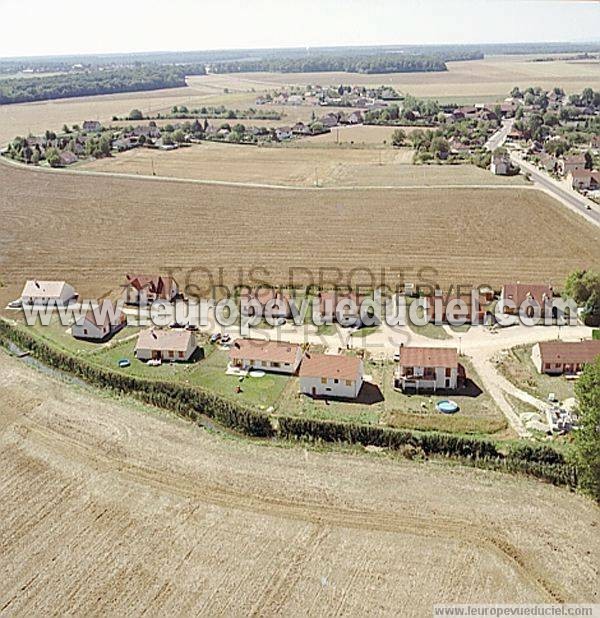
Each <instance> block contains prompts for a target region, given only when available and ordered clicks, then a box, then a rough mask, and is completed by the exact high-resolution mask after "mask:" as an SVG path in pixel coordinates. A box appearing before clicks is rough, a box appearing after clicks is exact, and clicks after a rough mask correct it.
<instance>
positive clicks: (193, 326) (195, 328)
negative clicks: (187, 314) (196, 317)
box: [185, 324, 198, 333]
mask: <svg viewBox="0 0 600 618" xmlns="http://www.w3.org/2000/svg"><path fill="white" fill-rule="evenodd" d="M185 328H186V330H189V331H192V332H194V333H195V332H196V331H197V330H198V327H197V326H196V325H195V324H188V325H187V326H186V327H185Z"/></svg>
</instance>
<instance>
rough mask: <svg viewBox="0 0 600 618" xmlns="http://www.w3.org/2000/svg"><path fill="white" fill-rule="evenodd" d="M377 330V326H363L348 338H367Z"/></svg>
mask: <svg viewBox="0 0 600 618" xmlns="http://www.w3.org/2000/svg"><path fill="white" fill-rule="evenodd" d="M378 330H379V326H364V327H363V328H359V329H358V330H355V331H354V332H353V333H351V334H350V337H356V338H358V337H362V338H364V337H368V336H369V335H372V334H373V333H376V332H377V331H378Z"/></svg>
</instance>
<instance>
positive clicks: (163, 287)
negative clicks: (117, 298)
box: [123, 275, 179, 306]
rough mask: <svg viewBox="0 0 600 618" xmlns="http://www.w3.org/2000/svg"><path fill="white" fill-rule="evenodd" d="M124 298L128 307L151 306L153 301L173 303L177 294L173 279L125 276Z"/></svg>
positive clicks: (177, 290)
mask: <svg viewBox="0 0 600 618" xmlns="http://www.w3.org/2000/svg"><path fill="white" fill-rule="evenodd" d="M125 277H126V280H127V281H126V283H125V286H124V287H125V291H124V294H123V295H124V298H125V302H126V303H127V304H128V305H139V306H143V305H151V304H152V303H153V302H154V301H155V300H166V301H173V300H175V298H176V296H177V295H178V294H179V289H178V287H177V282H176V281H175V279H173V277H163V276H162V275H125Z"/></svg>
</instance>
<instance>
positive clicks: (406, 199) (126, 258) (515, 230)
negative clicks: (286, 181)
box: [0, 165, 600, 300]
mask: <svg viewBox="0 0 600 618" xmlns="http://www.w3.org/2000/svg"><path fill="white" fill-rule="evenodd" d="M0 182H1V183H2V187H3V191H2V195H1V196H0V217H2V221H3V225H2V227H1V228H0V246H1V247H2V251H1V254H0V260H1V261H0V264H1V267H2V281H3V284H4V287H3V288H0V295H2V297H3V298H4V300H6V299H8V298H10V297H11V296H12V297H15V295H18V292H19V291H20V289H21V286H22V284H23V281H24V280H25V279H27V278H31V277H33V276H36V277H40V278H44V277H47V278H51V279H52V278H59V279H62V278H64V279H66V280H68V281H70V282H72V283H73V284H74V285H75V286H76V288H77V290H78V291H79V292H80V293H81V294H83V295H84V296H85V297H89V296H87V295H92V296H91V297H92V298H95V297H97V295H98V294H100V293H106V292H108V291H110V290H117V289H118V287H119V285H120V284H121V282H122V277H123V273H125V272H131V271H141V272H162V271H164V270H165V269H173V272H174V274H175V275H176V276H177V277H179V279H180V280H181V281H182V285H184V286H185V284H186V273H187V272H188V271H189V270H190V269H198V270H197V271H196V272H195V274H194V275H193V276H192V277H191V279H190V282H195V283H198V284H200V285H206V282H207V279H206V277H205V274H206V271H207V270H208V271H210V272H211V273H212V275H213V277H214V278H215V279H217V278H218V276H219V273H218V269H219V268H222V269H223V271H222V279H223V281H224V282H225V283H229V284H231V283H239V282H240V277H241V278H242V282H246V283H247V279H246V277H245V274H247V273H248V272H249V270H250V269H251V268H252V267H262V268H265V269H266V273H267V274H266V275H263V274H261V276H268V278H269V280H272V281H273V282H286V281H287V280H288V276H289V270H290V269H291V268H296V269H302V268H305V269H309V271H310V272H306V271H301V270H297V271H296V273H295V276H294V278H295V280H296V281H298V283H306V282H309V280H313V279H314V278H315V277H316V276H317V275H318V269H319V268H330V269H334V270H333V271H331V270H330V271H329V273H328V274H327V278H328V279H329V280H330V279H331V278H334V277H337V275H336V271H335V269H340V270H341V271H342V272H343V273H345V274H346V275H347V273H348V272H349V271H350V270H351V269H354V268H368V269H371V270H372V271H374V272H375V273H379V270H380V269H381V268H387V269H389V270H392V269H396V271H394V273H393V275H391V276H388V279H387V280H388V283H391V284H394V283H396V282H399V281H401V280H402V279H401V276H402V275H401V273H399V272H398V269H400V270H401V271H402V272H403V273H404V274H405V276H406V277H407V278H408V279H409V280H411V279H412V280H415V279H418V276H417V271H418V270H419V269H422V268H426V267H427V268H429V269H433V270H426V271H424V274H421V280H422V279H429V280H430V281H431V280H438V281H439V282H441V283H446V284H447V283H450V282H454V283H457V282H460V283H465V284H466V283H469V282H471V283H480V282H486V283H490V284H495V285H497V286H499V285H501V284H502V283H503V282H504V281H505V280H523V281H525V280H540V279H542V280H547V281H549V282H553V283H555V284H556V285H561V284H562V281H563V279H564V277H565V276H566V274H567V273H569V272H570V271H572V270H573V269H575V268H578V267H585V266H589V265H594V264H596V265H597V264H598V263H599V261H600V246H599V245H598V243H597V242H596V239H597V231H596V230H595V229H594V228H593V227H592V226H591V225H590V224H588V223H586V222H585V221H583V220H582V219H580V218H579V217H577V216H575V215H573V214H571V213H569V212H568V211H567V210H565V209H564V208H563V207H562V206H560V205H559V204H558V203H557V202H555V201H554V200H552V199H551V198H550V197H548V196H546V195H545V194H543V193H541V192H539V191H535V190H532V189H529V188H523V189H520V188H508V189H502V188H500V189H467V188H460V187H459V188H455V189H404V190H401V191H397V190H392V189H390V190H384V189H378V190H376V191H374V190H364V191H363V190H336V191H328V190H325V189H323V190H314V189H313V190H292V191H290V190H285V189H281V190H277V189H261V188H251V187H228V186H217V185H197V184H193V183H185V182H167V181H163V180H160V179H156V180H143V179H140V180H136V179H129V178H112V177H108V176H85V175H75V174H70V173H68V172H65V173H55V172H47V171H46V172H43V171H37V170H32V169H24V168H20V167H15V166H11V165H2V166H0ZM415 213H418V217H415ZM493 221H497V222H500V221H501V222H502V225H500V224H499V223H498V225H497V226H495V227H494V231H493V232H490V229H491V228H490V222H493ZM307 222H318V228H316V227H315V228H313V226H312V224H310V223H307ZM391 223H393V224H391ZM315 225H316V223H315ZM316 229H318V234H317V233H316V231H315V230H316ZM531 230H536V233H535V234H532V233H531ZM548 246H551V247H553V250H552V251H551V252H548V251H547V250H546V248H547V247H548ZM442 249H443V250H442ZM239 269H241V270H242V274H240V273H239ZM436 273H437V274H436ZM345 280H346V281H347V279H345ZM369 281H370V280H368V281H367V282H369ZM216 282H218V281H215V283H216Z"/></svg>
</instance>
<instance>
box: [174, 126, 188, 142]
mask: <svg viewBox="0 0 600 618" xmlns="http://www.w3.org/2000/svg"><path fill="white" fill-rule="evenodd" d="M173 141H175V142H177V143H178V144H183V142H185V133H184V132H183V131H182V130H181V129H177V131H175V132H174V133H173Z"/></svg>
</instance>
